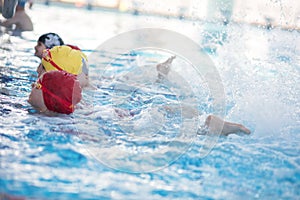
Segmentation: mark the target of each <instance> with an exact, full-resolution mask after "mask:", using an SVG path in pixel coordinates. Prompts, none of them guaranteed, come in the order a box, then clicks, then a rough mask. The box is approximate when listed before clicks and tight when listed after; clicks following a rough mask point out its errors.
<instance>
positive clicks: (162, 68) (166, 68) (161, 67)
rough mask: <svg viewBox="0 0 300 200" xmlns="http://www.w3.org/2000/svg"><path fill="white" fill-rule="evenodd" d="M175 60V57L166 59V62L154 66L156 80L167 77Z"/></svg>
mask: <svg viewBox="0 0 300 200" xmlns="http://www.w3.org/2000/svg"><path fill="white" fill-rule="evenodd" d="M175 58H176V56H172V57H170V58H168V60H166V61H165V62H163V63H159V64H158V65H156V70H157V72H158V78H164V77H166V76H168V74H169V72H170V70H171V64H172V62H173V60H174V59H175Z"/></svg>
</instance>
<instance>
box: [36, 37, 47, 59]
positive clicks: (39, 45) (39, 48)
mask: <svg viewBox="0 0 300 200" xmlns="http://www.w3.org/2000/svg"><path fill="white" fill-rule="evenodd" d="M34 49H35V53H34V55H35V56H37V57H39V58H40V59H42V56H43V50H44V49H46V46H45V45H44V44H43V43H42V42H39V41H38V42H37V45H36V46H35V47H34Z"/></svg>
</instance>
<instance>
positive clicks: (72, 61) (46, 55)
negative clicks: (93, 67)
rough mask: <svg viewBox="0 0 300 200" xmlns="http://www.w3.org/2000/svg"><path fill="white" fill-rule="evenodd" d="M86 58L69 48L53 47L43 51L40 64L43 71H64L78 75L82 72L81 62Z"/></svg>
mask: <svg viewBox="0 0 300 200" xmlns="http://www.w3.org/2000/svg"><path fill="white" fill-rule="evenodd" d="M83 59H86V56H85V55H84V54H83V53H82V52H81V51H80V50H76V49H73V48H71V47H69V46H55V47H53V48H52V49H46V50H44V51H43V58H42V64H43V66H44V68H45V70H46V71H47V72H48V71H53V70H60V71H66V72H68V73H70V74H75V75H78V74H80V73H81V72H82V60H83Z"/></svg>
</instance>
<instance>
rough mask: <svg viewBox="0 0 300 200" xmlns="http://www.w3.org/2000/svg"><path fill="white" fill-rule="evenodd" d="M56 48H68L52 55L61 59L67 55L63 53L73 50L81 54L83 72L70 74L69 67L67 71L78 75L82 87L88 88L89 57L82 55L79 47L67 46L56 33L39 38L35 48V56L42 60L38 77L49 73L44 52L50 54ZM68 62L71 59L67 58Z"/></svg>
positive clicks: (38, 68)
mask: <svg viewBox="0 0 300 200" xmlns="http://www.w3.org/2000/svg"><path fill="white" fill-rule="evenodd" d="M56 46H66V47H63V48H61V50H59V52H55V53H52V54H59V55H58V56H57V57H61V56H65V55H67V53H63V51H70V52H71V51H72V50H75V51H78V52H80V53H81V63H82V66H81V72H82V73H80V74H77V73H74V72H70V71H68V70H69V68H68V67H67V68H66V69H65V70H66V71H68V72H69V73H72V74H75V75H78V79H79V82H80V84H81V87H86V86H88V71H89V70H88V63H87V56H86V55H85V54H84V53H82V51H81V49H80V48H78V47H77V46H74V45H65V44H64V41H63V40H62V39H61V37H60V36H59V35H58V34H56V33H46V34H43V35H41V36H40V37H39V39H38V41H37V44H36V46H35V47H34V49H35V53H34V55H35V56H37V57H38V58H40V59H42V63H41V64H40V65H39V66H38V67H37V73H38V77H39V76H40V75H41V74H42V73H44V72H45V71H47V70H46V69H45V68H44V65H43V52H44V51H48V52H49V49H52V48H54V47H56ZM47 49H48V50H47ZM68 49H69V50H68ZM51 51H52V50H50V52H51ZM54 51H56V50H53V52H54ZM78 52H77V54H78V55H79V53H78ZM63 54H65V55H63ZM68 60H69V58H66V62H68ZM50 68H51V67H50ZM54 70H55V69H54Z"/></svg>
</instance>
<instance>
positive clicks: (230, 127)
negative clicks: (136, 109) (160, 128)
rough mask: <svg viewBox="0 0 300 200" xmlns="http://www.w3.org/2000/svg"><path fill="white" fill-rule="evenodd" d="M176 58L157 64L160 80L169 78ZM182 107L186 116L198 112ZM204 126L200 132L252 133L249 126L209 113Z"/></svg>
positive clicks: (224, 133)
mask: <svg viewBox="0 0 300 200" xmlns="http://www.w3.org/2000/svg"><path fill="white" fill-rule="evenodd" d="M175 58H176V57H175V56H172V57H170V58H169V59H167V60H166V61H165V62H162V63H159V64H158V65H156V71H157V73H158V74H157V77H158V80H162V79H168V74H169V72H170V71H171V66H172V62H173V60H174V59H175ZM165 108H166V109H167V110H169V112H174V111H175V110H176V109H177V108H172V107H170V106H166V107H165ZM181 109H182V111H183V115H186V116H184V117H192V116H194V115H195V114H196V113H197V111H196V110H193V108H191V107H189V106H182V107H181ZM204 128H205V129H206V130H207V131H203V130H200V129H199V130H198V134H207V133H218V132H219V131H221V135H224V136H227V135H229V134H234V133H239V132H241V133H244V134H250V133H251V131H250V130H249V129H248V128H246V127H245V126H244V125H242V124H238V123H233V122H228V121H225V120H223V119H221V118H220V117H218V116H215V115H209V116H208V117H207V118H206V120H205V124H204Z"/></svg>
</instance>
